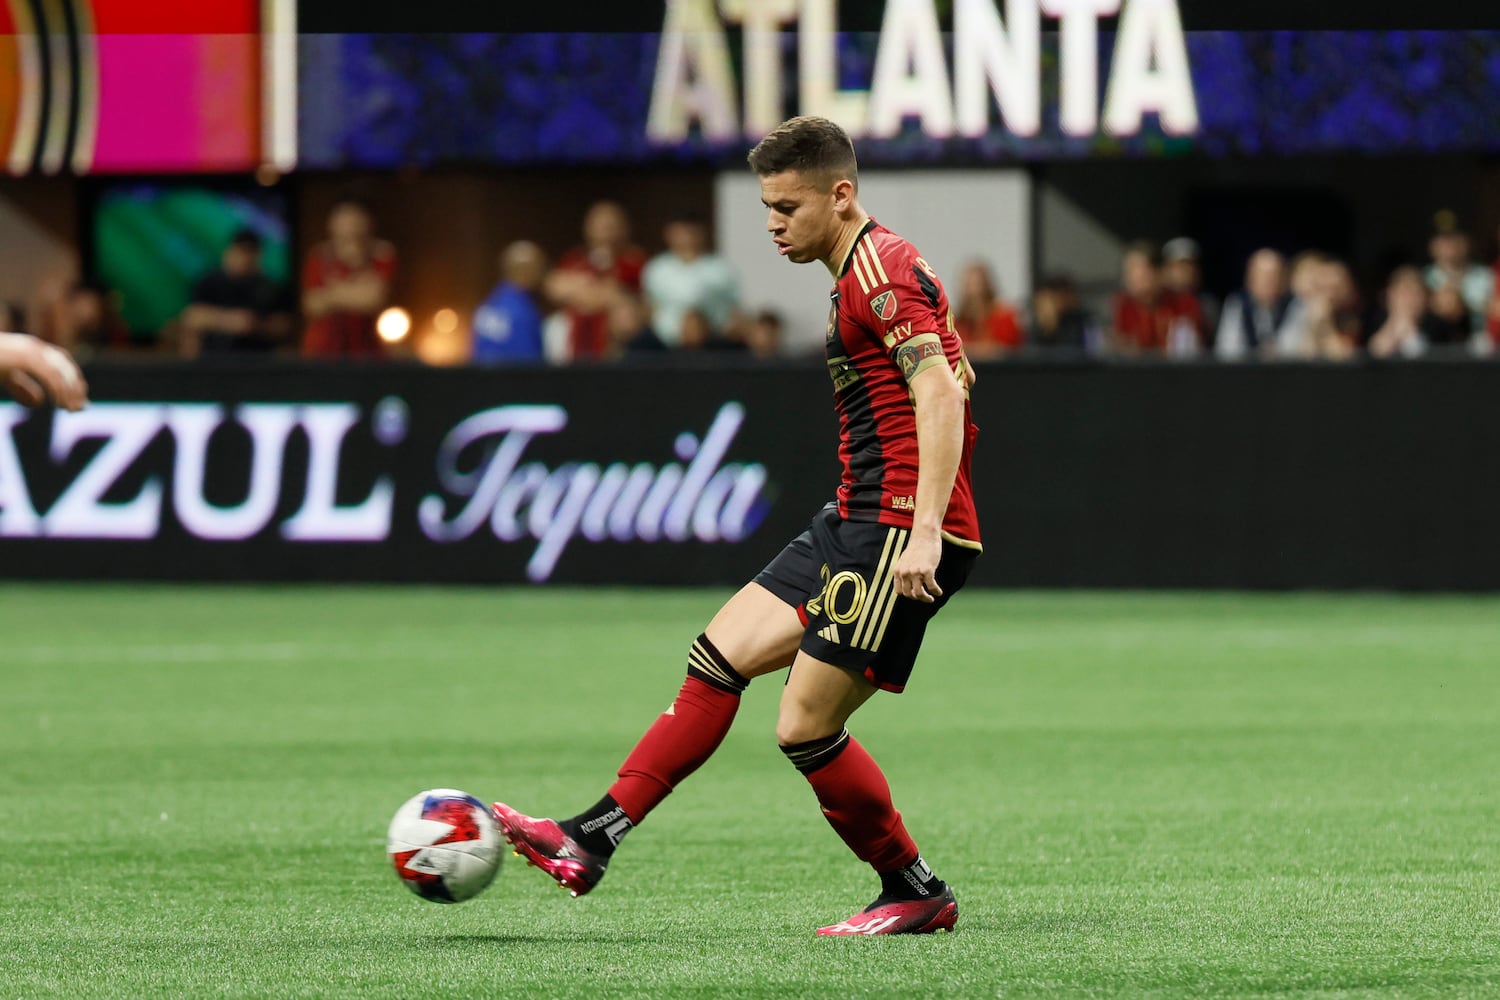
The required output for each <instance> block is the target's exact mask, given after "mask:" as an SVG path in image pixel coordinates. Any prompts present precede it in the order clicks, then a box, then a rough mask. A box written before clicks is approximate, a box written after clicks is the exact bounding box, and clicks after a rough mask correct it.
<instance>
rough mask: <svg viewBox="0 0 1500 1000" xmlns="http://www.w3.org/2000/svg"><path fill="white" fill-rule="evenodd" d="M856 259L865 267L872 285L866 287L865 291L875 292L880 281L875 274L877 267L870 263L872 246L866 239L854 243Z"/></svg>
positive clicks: (866, 274)
mask: <svg viewBox="0 0 1500 1000" xmlns="http://www.w3.org/2000/svg"><path fill="white" fill-rule="evenodd" d="M854 261H855V263H856V264H859V265H861V266H862V267H863V270H864V273H865V276H866V277H867V278H869V279H870V287H869V288H866V289H865V291H866V292H867V293H868V292H873V291H874V290H875V286H876V285H878V284H880V281H879V279H878V278H877V277H876V276H875V268H874V267H872V266H871V265H870V247H869V245H868V244H867V243H865V241H864V240H860V241H859V242H858V243H856V244H854Z"/></svg>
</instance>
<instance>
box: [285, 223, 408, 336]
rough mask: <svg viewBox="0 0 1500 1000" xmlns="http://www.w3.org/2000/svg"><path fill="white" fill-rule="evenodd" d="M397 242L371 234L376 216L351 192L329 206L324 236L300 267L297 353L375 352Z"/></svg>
mask: <svg viewBox="0 0 1500 1000" xmlns="http://www.w3.org/2000/svg"><path fill="white" fill-rule="evenodd" d="M395 274H396V248H395V247H394V246H392V245H391V244H390V243H389V242H387V241H386V240H382V239H377V238H376V236H375V216H374V213H373V212H372V211H371V210H370V207H369V206H368V205H366V204H365V203H364V202H362V201H359V200H357V199H354V198H343V199H340V200H339V201H338V202H336V203H335V204H334V206H333V208H331V209H330V210H329V212H328V239H327V240H325V241H324V242H322V243H319V244H318V245H317V246H315V247H314V248H313V249H312V252H311V253H309V254H308V255H307V263H306V265H304V267H303V268H302V312H303V315H304V316H305V317H306V318H307V320H308V323H307V328H306V330H305V331H304V332H303V336H302V353H303V354H304V355H305V356H307V357H312V358H352V357H379V356H381V355H383V354H384V353H385V345H384V343H382V341H381V339H380V337H379V336H378V335H377V334H376V332H375V320H376V318H377V317H378V316H379V315H380V312H381V310H383V309H384V308H385V307H386V306H387V305H389V304H390V298H391V281H392V279H393V278H394V277H395Z"/></svg>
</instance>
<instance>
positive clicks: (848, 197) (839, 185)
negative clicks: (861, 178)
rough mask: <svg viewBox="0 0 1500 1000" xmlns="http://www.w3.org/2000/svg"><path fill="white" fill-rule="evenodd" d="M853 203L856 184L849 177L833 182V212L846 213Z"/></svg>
mask: <svg viewBox="0 0 1500 1000" xmlns="http://www.w3.org/2000/svg"><path fill="white" fill-rule="evenodd" d="M853 203H854V182H853V181H851V180H850V179H849V178H847V177H840V178H839V179H838V180H836V181H834V182H833V210H834V211H835V212H846V211H848V210H849V206H850V205H852V204H853Z"/></svg>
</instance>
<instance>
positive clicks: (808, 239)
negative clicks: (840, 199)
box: [760, 170, 838, 264]
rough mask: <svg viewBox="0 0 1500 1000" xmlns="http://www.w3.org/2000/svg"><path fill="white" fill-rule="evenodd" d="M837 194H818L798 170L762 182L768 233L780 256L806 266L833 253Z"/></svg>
mask: <svg viewBox="0 0 1500 1000" xmlns="http://www.w3.org/2000/svg"><path fill="white" fill-rule="evenodd" d="M837 190H838V188H837V187H835V188H834V189H833V190H831V191H821V190H819V189H818V187H817V185H815V184H814V183H812V181H811V180H809V179H808V178H807V176H806V175H804V174H803V173H802V172H801V171H798V170H783V171H782V172H781V173H779V174H767V175H766V176H764V177H762V178H761V179H760V201H761V204H763V205H765V206H766V209H767V210H768V212H769V214H768V215H767V217H766V231H767V232H768V233H770V234H771V240H772V242H774V243H775V244H776V250H777V252H778V253H780V254H781V255H782V256H783V257H785V258H787V259H788V260H790V261H793V262H794V263H797V264H806V263H807V262H809V261H814V260H822V259H823V258H824V257H826V256H827V255H828V254H830V253H832V252H833V241H834V238H835V237H836V235H837V233H838V215H837V212H836V205H837V196H836V195H835V192H836V191H837Z"/></svg>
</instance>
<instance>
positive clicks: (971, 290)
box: [953, 260, 1023, 358]
mask: <svg viewBox="0 0 1500 1000" xmlns="http://www.w3.org/2000/svg"><path fill="white" fill-rule="evenodd" d="M953 317H954V326H955V327H957V329H958V336H959V339H960V340H962V341H963V342H964V350H965V351H966V352H967V353H968V355H969V357H971V358H994V357H999V356H1000V355H1002V354H1006V353H1008V352H1010V351H1014V350H1015V349H1016V348H1018V347H1020V346H1021V341H1022V336H1023V335H1022V333H1021V321H1020V319H1019V317H1018V316H1017V314H1016V310H1015V307H1014V306H1012V305H1011V304H1010V303H1009V302H1006V301H1005V300H1004V299H1002V298H1000V296H999V294H998V292H997V291H996V289H995V279H994V276H993V275H992V274H991V272H990V267H989V265H988V264H986V263H985V262H984V261H982V260H971V261H969V263H968V264H966V265H965V266H964V271H963V277H962V278H961V279H960V281H959V293H958V308H957V309H955V310H954V312H953Z"/></svg>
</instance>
